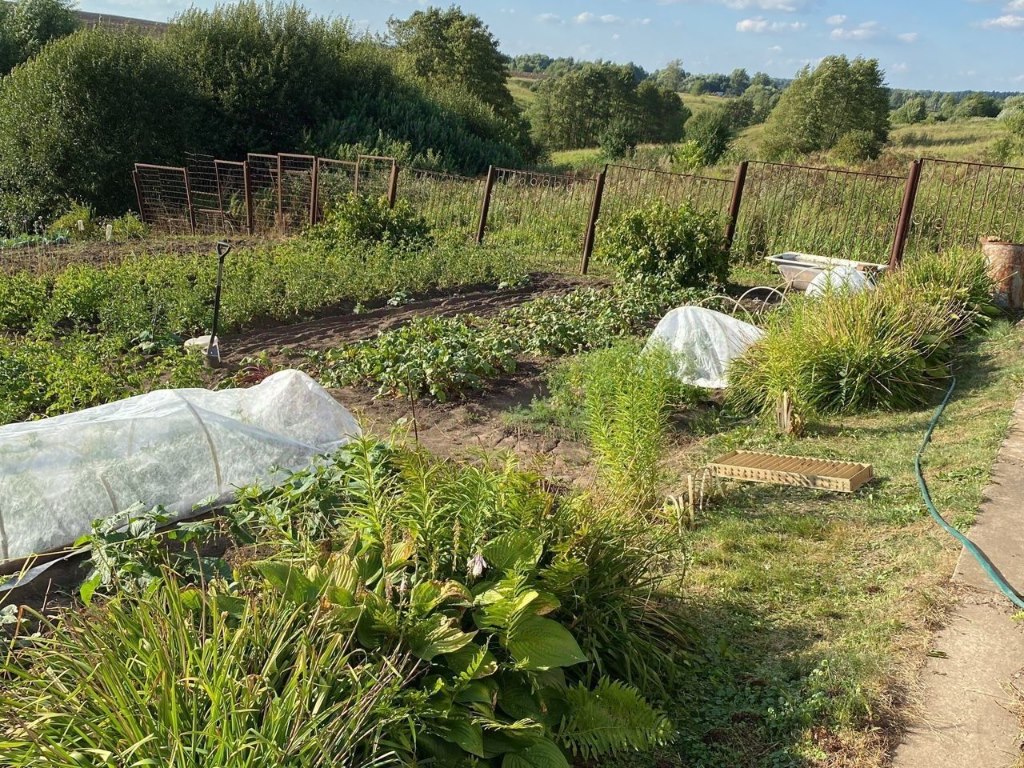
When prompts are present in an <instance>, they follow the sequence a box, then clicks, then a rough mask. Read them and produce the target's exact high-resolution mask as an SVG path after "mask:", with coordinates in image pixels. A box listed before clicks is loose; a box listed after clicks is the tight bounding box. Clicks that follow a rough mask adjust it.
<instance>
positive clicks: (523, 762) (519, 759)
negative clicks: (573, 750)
mask: <svg viewBox="0 0 1024 768" xmlns="http://www.w3.org/2000/svg"><path fill="white" fill-rule="evenodd" d="M501 768H569V761H568V760H566V759H565V755H564V754H562V750H560V749H559V748H558V747H557V746H556V745H555V743H554V742H553V741H549V740H548V739H538V740H537V741H536V743H534V744H533V745H532V746H530V747H528V748H527V749H524V750H523V751H522V752H510V753H509V754H507V755H505V757H504V758H503V759H502V761H501Z"/></svg>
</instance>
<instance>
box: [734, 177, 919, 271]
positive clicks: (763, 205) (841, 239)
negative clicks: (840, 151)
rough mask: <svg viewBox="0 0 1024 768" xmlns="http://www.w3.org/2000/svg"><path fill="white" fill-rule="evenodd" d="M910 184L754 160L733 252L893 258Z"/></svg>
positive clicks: (871, 259) (750, 255) (875, 259)
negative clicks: (901, 212) (791, 252)
mask: <svg viewBox="0 0 1024 768" xmlns="http://www.w3.org/2000/svg"><path fill="white" fill-rule="evenodd" d="M905 186H906V179H905V178H904V177H902V176H892V175H888V174H879V173H864V172H860V171H847V170H839V169H833V168H812V167H809V166H799V165H789V164H785V163H767V162H751V163H750V164H749V169H748V174H747V178H746V183H745V184H744V188H743V196H742V205H741V206H740V209H739V214H738V218H737V222H736V236H735V240H734V242H733V253H735V254H738V255H739V256H741V257H744V258H756V257H763V256H769V255H773V254H778V253H784V252H787V251H796V252H803V253H814V254H817V255H820V256H828V257H833V258H843V259H853V260H857V261H868V262H874V263H882V262H887V261H888V260H889V255H890V252H891V250H892V245H893V240H894V237H895V234H896V224H897V221H898V219H899V214H900V210H901V206H902V202H903V193H904V188H905Z"/></svg>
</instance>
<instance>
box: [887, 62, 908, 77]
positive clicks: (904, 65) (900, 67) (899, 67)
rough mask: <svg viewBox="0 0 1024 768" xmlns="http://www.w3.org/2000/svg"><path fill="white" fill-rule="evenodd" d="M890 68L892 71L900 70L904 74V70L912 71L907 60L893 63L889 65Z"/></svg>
mask: <svg viewBox="0 0 1024 768" xmlns="http://www.w3.org/2000/svg"><path fill="white" fill-rule="evenodd" d="M889 70H890V71H892V72H899V73H901V74H902V73H904V72H909V71H910V65H909V64H907V62H905V61H901V62H899V63H898V64H893V65H892V66H891V67H889Z"/></svg>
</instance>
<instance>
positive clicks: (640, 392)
mask: <svg viewBox="0 0 1024 768" xmlns="http://www.w3.org/2000/svg"><path fill="white" fill-rule="evenodd" d="M673 371H674V365H673V360H672V355H671V354H670V353H669V352H667V351H666V350H663V349H652V350H648V351H646V352H642V351H641V349H640V346H639V344H637V343H631V342H623V343H619V344H616V345H615V346H612V347H609V348H608V349H602V350H597V351H595V352H591V353H589V354H587V355H584V356H582V357H579V358H576V359H575V360H573V361H571V362H570V363H569V366H568V370H567V371H566V373H565V374H564V377H563V378H562V380H561V385H562V388H561V391H559V392H556V393H555V396H556V397H560V398H561V399H562V400H563V401H566V400H576V401H577V402H581V403H582V406H583V408H582V410H583V419H582V420H583V424H584V425H585V430H586V435H587V441H588V443H589V445H590V448H591V450H592V451H593V453H594V460H595V464H596V465H597V473H598V480H599V482H600V485H601V490H602V492H603V494H604V497H605V498H607V499H608V500H609V503H610V504H611V505H613V506H619V507H621V508H623V509H626V510H629V511H632V512H640V513H647V512H649V511H650V510H651V509H652V508H653V507H654V506H655V505H656V504H657V501H658V497H659V486H660V484H661V480H662V466H661V462H662V459H663V455H664V451H665V448H666V444H667V439H668V427H669V424H668V419H669V412H670V406H671V404H672V402H673V400H674V399H675V398H676V396H677V395H678V394H679V392H680V390H681V385H680V383H679V382H678V380H677V379H676V378H675V376H674V375H673ZM566 385H568V386H566Z"/></svg>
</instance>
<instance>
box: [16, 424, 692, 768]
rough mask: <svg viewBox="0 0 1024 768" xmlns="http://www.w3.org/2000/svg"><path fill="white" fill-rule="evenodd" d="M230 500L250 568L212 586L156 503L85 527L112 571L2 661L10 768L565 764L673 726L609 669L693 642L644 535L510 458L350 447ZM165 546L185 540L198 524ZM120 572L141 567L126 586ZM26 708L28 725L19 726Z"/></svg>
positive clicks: (642, 743) (208, 531) (668, 655)
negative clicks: (78, 758)
mask: <svg viewBox="0 0 1024 768" xmlns="http://www.w3.org/2000/svg"><path fill="white" fill-rule="evenodd" d="M227 512H228V518H227V527H228V529H229V530H230V531H231V532H232V535H233V536H234V537H235V538H236V539H237V540H238V541H239V543H240V545H241V544H242V543H243V542H252V543H254V544H257V543H258V550H256V551H258V552H259V558H261V559H258V560H252V559H251V558H249V557H247V556H246V553H245V551H244V549H242V550H239V551H238V555H240V557H236V558H235V562H236V563H237V564H236V567H235V569H234V571H233V572H232V573H230V575H229V574H228V573H227V572H226V571H224V569H223V567H222V568H220V569H214V570H213V571H210V572H209V574H203V573H199V572H191V573H183V572H182V569H181V561H180V559H179V558H180V557H181V556H180V555H178V556H175V557H174V558H172V559H171V560H169V561H168V560H166V559H162V558H161V556H160V554H159V553H158V551H157V549H156V548H154V535H156V536H159V535H160V534H154V531H155V528H154V524H155V523H158V522H159V516H158V515H157V516H153V515H150V516H143V517H142V518H140V522H139V525H138V526H137V531H131V530H129V531H128V532H127V535H125V536H124V537H121V538H118V539H117V540H116V541H114V540H113V539H112V537H111V535H110V533H109V532H106V531H104V532H102V534H101V535H100V536H99V537H94V539H96V538H98V539H99V550H95V551H99V552H101V554H102V558H103V562H104V563H107V565H108V566H109V565H111V562H110V560H109V558H108V555H109V553H110V552H111V551H112V550H111V547H114V549H113V552H114V555H115V556H114V561H113V563H112V565H113V568H114V570H116V571H118V572H124V573H126V574H127V575H128V578H126V579H123V580H120V581H119V582H117V581H116V580H113V579H111V580H109V583H108V584H107V585H106V586H105V590H106V591H110V590H111V589H114V590H115V592H114V594H115V596H114V597H113V598H112V599H110V600H105V601H102V602H100V601H97V599H96V598H95V597H94V596H93V597H92V608H91V609H90V610H89V612H83V613H78V612H73V613H69V614H68V616H67V617H66V618H65V619H64V620H62V621H61V622H59V623H57V624H55V625H51V626H49V627H48V631H47V633H46V635H45V636H44V637H41V638H38V639H37V640H30V641H29V642H28V643H27V644H26V645H25V647H24V648H23V649H19V650H18V651H17V652H16V653H14V654H13V655H12V656H8V658H7V660H6V662H5V664H4V667H3V668H2V671H3V673H4V674H3V676H2V677H0V702H2V703H3V705H4V707H5V711H7V712H10V713H12V714H13V715H15V716H13V717H12V718H9V719H8V720H6V721H5V722H4V723H3V724H2V725H0V738H2V739H4V741H5V742H6V744H7V745H8V747H9V750H8V752H6V753H5V757H7V758H8V760H9V761H11V764H12V766H20V765H28V764H31V763H32V761H33V760H38V758H39V757H40V756H41V755H45V757H46V758H47V759H48V761H49V764H53V765H69V766H70V765H77V764H78V763H76V762H75V758H74V754H81V752H84V751H89V750H98V751H102V752H106V753H107V754H110V755H111V757H112V758H113V759H119V758H122V757H127V754H126V750H130V752H131V758H132V759H134V760H145V759H148V760H151V761H154V762H166V761H167V760H168V759H170V756H172V755H175V756H178V757H179V758H180V759H184V760H188V759H191V758H193V757H195V756H197V755H202V756H203V759H207V758H208V757H210V756H213V759H215V760H218V761H220V762H223V763H224V764H234V763H233V762H232V758H234V757H235V756H237V755H238V754H245V755H246V756H247V757H248V758H251V759H252V760H254V761H259V762H260V763H261V764H262V763H279V762H281V761H282V760H284V759H285V758H286V757H287V761H288V762H289V764H294V765H297V766H302V767H305V766H321V765H371V764H373V765H376V764H384V762H386V761H387V759H388V758H389V757H391V758H393V759H394V760H395V761H396V763H395V764H400V765H409V764H414V763H415V762H418V761H428V760H433V761H436V762H439V763H442V764H447V765H457V764H463V763H464V762H465V761H467V760H468V761H472V762H473V764H475V765H481V766H483V765H488V766H495V768H497V766H499V765H501V766H510V765H513V766H514V765H522V766H540V765H555V766H566V767H567V766H568V765H569V763H568V761H567V759H566V753H569V754H573V755H579V756H583V757H587V758H590V759H602V758H609V757H611V756H612V755H615V754H617V753H621V752H631V751H636V750H647V749H650V748H651V747H653V746H656V745H658V744H661V743H663V742H664V741H665V740H666V739H667V738H668V737H669V736H670V733H669V728H668V725H667V722H666V720H665V718H664V717H663V716H662V715H660V714H659V713H657V712H656V711H655V710H653V709H652V708H651V706H650V705H649V704H647V703H646V701H645V700H644V699H643V698H642V697H641V696H640V694H639V693H638V692H637V690H636V689H634V688H632V687H630V686H629V685H628V676H623V674H621V673H623V672H627V671H628V668H622V667H620V665H619V663H618V662H619V661H620V658H619V654H620V653H626V654H627V656H629V657H630V658H634V660H635V662H636V664H637V666H636V667H635V668H634V669H635V670H636V672H637V680H638V681H640V680H642V679H643V677H642V675H641V674H640V670H642V669H649V670H653V669H657V668H658V661H659V660H660V661H661V663H662V664H663V665H664V666H666V667H667V668H670V669H671V668H674V667H675V666H676V663H677V660H678V658H679V655H680V652H681V646H682V645H683V644H686V643H689V642H690V638H689V637H688V636H686V635H684V634H682V627H683V624H682V622H681V619H680V617H679V610H678V608H677V607H676V606H675V605H674V604H673V603H671V602H669V601H667V600H666V596H665V594H664V593H663V592H662V591H661V590H660V589H659V588H658V580H659V578H660V575H659V570H660V569H659V558H660V557H661V556H662V553H663V552H664V551H665V546H664V544H663V543H661V542H659V540H658V539H657V537H653V536H651V535H650V533H649V531H647V526H643V525H636V524H634V523H633V522H631V521H629V520H626V521H618V520H617V518H616V517H615V516H614V515H609V514H604V513H602V512H601V511H600V510H595V509H593V508H591V507H589V505H587V504H585V503H584V502H583V500H582V499H577V500H570V501H569V502H568V503H565V504H559V503H557V501H556V499H555V498H554V497H552V496H551V495H550V492H549V491H547V490H545V489H544V486H543V484H542V483H541V482H540V481H539V480H538V479H537V478H535V477H532V476H530V475H526V474H523V473H522V472H519V471H518V470H516V469H515V468H514V467H512V466H511V465H510V464H509V465H505V466H497V467H494V466H488V465H467V466H460V465H456V464H451V463H446V462H437V461H434V460H431V459H429V458H428V457H426V456H425V455H423V454H418V453H417V454H400V453H396V452H394V451H393V450H390V449H388V448H386V447H384V446H382V445H380V444H377V443H374V442H373V441H370V440H362V441H357V442H356V443H354V444H352V445H350V446H349V447H347V448H345V449H343V450H342V451H341V452H340V453H339V454H338V455H337V456H336V457H335V458H334V460H333V461H329V462H324V463H321V464H318V465H317V466H315V467H312V468H310V469H309V470H307V471H305V472H301V473H297V474H296V475H295V476H294V477H292V478H291V479H290V480H288V481H286V482H285V483H284V484H283V485H282V486H279V487H277V488H275V489H273V490H270V491H261V490H260V489H258V488H252V489H246V490H244V491H242V492H241V494H240V499H239V502H238V503H237V504H236V505H234V506H233V507H231V508H230V509H229V510H227ZM134 533H138V534H140V536H139V540H138V542H137V552H136V553H135V554H134V555H133V554H132V553H131V552H130V549H131V543H132V541H133V534H134ZM185 535H186V536H187V537H188V538H187V543H189V544H190V545H193V546H194V548H195V549H197V550H200V549H202V548H203V544H204V541H205V540H208V539H211V538H212V537H213V536H214V535H216V530H215V529H214V528H212V527H211V526H209V525H205V524H199V525H196V526H191V527H190V530H189V531H188V532H187V533H186V534H185ZM182 541H185V539H183V540H182ZM94 544H95V542H94ZM177 551H178V548H173V549H172V550H170V552H177ZM139 568H141V569H142V571H143V572H148V573H154V574H157V576H156V578H155V579H148V580H146V581H145V582H144V583H140V582H137V580H136V579H135V578H134V576H135V573H136V572H137V569H139ZM108 570H109V568H108ZM175 571H177V573H176V572H175ZM595 633H596V634H595ZM605 633H607V634H608V635H610V637H609V639H608V642H607V643H603V642H602V640H603V638H604V637H605V636H606V634H605ZM577 637H579V638H581V639H582V640H583V641H584V643H585V646H581V644H580V642H578V641H577V639H576V638H577ZM584 647H586V648H587V649H588V650H587V652H586V653H584ZM605 650H607V651H609V654H608V655H607V656H603V655H602V652H603V651H605ZM588 654H594V655H593V656H588ZM651 665H653V666H651ZM86 668H88V669H91V670H92V671H91V673H89V674H82V672H83V670H85V669H86ZM605 668H608V669H612V670H617V671H616V672H613V673H612V674H613V675H616V676H612V677H608V676H605V675H604V674H602V673H601V671H600V670H603V669H605ZM591 678H592V682H591ZM159 680H164V681H165V684H161V685H157V684H156V681H159ZM167 680H171V681H186V682H185V683H182V684H180V685H178V684H175V683H173V682H172V683H171V685H169V686H168V685H167V684H166V681H167ZM71 681H75V682H71ZM661 682H664V679H662V681H661ZM69 685H74V686H77V687H76V694H75V695H73V696H70V695H67V693H66V689H67V686H69ZM43 713H45V717H44V716H42V715H43ZM77 718H82V721H81V723H80V724H79V727H76V728H74V729H73V733H72V731H69V730H68V728H67V725H68V723H70V722H72V721H73V720H75V719H77ZM36 719H38V723H39V726H40V728H41V730H39V731H38V732H33V733H32V734H31V735H29V734H27V733H26V732H25V731H24V730H22V729H21V726H20V723H22V722H25V721H28V720H36ZM196 722H199V723H201V726H200V727H196V726H195V725H194V723H196ZM139 729H144V730H145V733H146V734H147V735H148V738H145V739H142V740H141V741H140V740H139V738H138V732H139ZM246 745H247V746H246ZM225 760H226V762H225Z"/></svg>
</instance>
